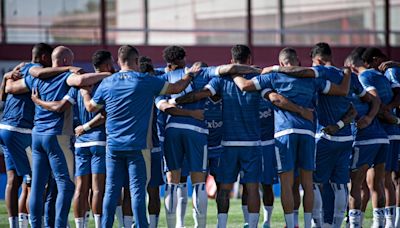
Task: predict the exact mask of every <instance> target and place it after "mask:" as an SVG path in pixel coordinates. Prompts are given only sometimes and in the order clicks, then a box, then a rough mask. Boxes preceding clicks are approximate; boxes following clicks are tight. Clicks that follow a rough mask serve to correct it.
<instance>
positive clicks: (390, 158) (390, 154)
mask: <svg viewBox="0 0 400 228" xmlns="http://www.w3.org/2000/svg"><path fill="white" fill-rule="evenodd" d="M395 147H396V141H395V140H390V145H389V150H388V151H387V153H386V162H385V220H386V222H385V227H386V228H391V227H394V220H395V217H396V216H395V214H394V213H395V212H396V211H395V210H396V188H395V183H394V182H393V178H392V173H393V172H396V169H397V158H398V151H395V149H396V148H395Z"/></svg>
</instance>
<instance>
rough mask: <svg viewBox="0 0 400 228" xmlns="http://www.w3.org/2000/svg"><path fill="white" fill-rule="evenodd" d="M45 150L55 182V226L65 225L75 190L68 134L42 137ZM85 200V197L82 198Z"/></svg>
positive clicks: (72, 159)
mask: <svg viewBox="0 0 400 228" xmlns="http://www.w3.org/2000/svg"><path fill="white" fill-rule="evenodd" d="M44 138H45V140H44V143H45V145H46V147H47V148H46V152H47V154H48V158H49V163H50V166H51V169H52V171H53V175H54V179H55V180H56V183H57V189H58V194H57V202H56V219H55V226H56V227H65V226H67V224H68V213H69V210H70V207H71V201H72V197H73V195H74V191H75V184H74V182H73V178H74V173H73V172H74V154H73V152H72V151H71V149H70V136H69V135H57V136H47V137H44ZM84 200H85V201H86V202H87V198H85V199H84Z"/></svg>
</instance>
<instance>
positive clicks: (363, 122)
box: [356, 116, 372, 129]
mask: <svg viewBox="0 0 400 228" xmlns="http://www.w3.org/2000/svg"><path fill="white" fill-rule="evenodd" d="M371 122H372V118H370V117H369V116H363V117H361V118H360V119H359V120H358V121H357V122H356V127H357V128H358V129H364V128H366V127H368V126H369V125H370V124H371Z"/></svg>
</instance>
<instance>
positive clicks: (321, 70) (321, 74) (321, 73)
mask: <svg viewBox="0 0 400 228" xmlns="http://www.w3.org/2000/svg"><path fill="white" fill-rule="evenodd" d="M311 69H313V70H314V72H315V77H316V78H323V79H327V75H328V73H327V68H326V67H324V66H313V67H312V68H311Z"/></svg>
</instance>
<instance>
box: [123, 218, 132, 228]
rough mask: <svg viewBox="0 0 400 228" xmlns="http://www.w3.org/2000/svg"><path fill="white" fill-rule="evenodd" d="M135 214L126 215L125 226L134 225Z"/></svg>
mask: <svg viewBox="0 0 400 228" xmlns="http://www.w3.org/2000/svg"><path fill="white" fill-rule="evenodd" d="M132 224H133V216H128V215H124V227H125V228H126V227H132Z"/></svg>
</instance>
